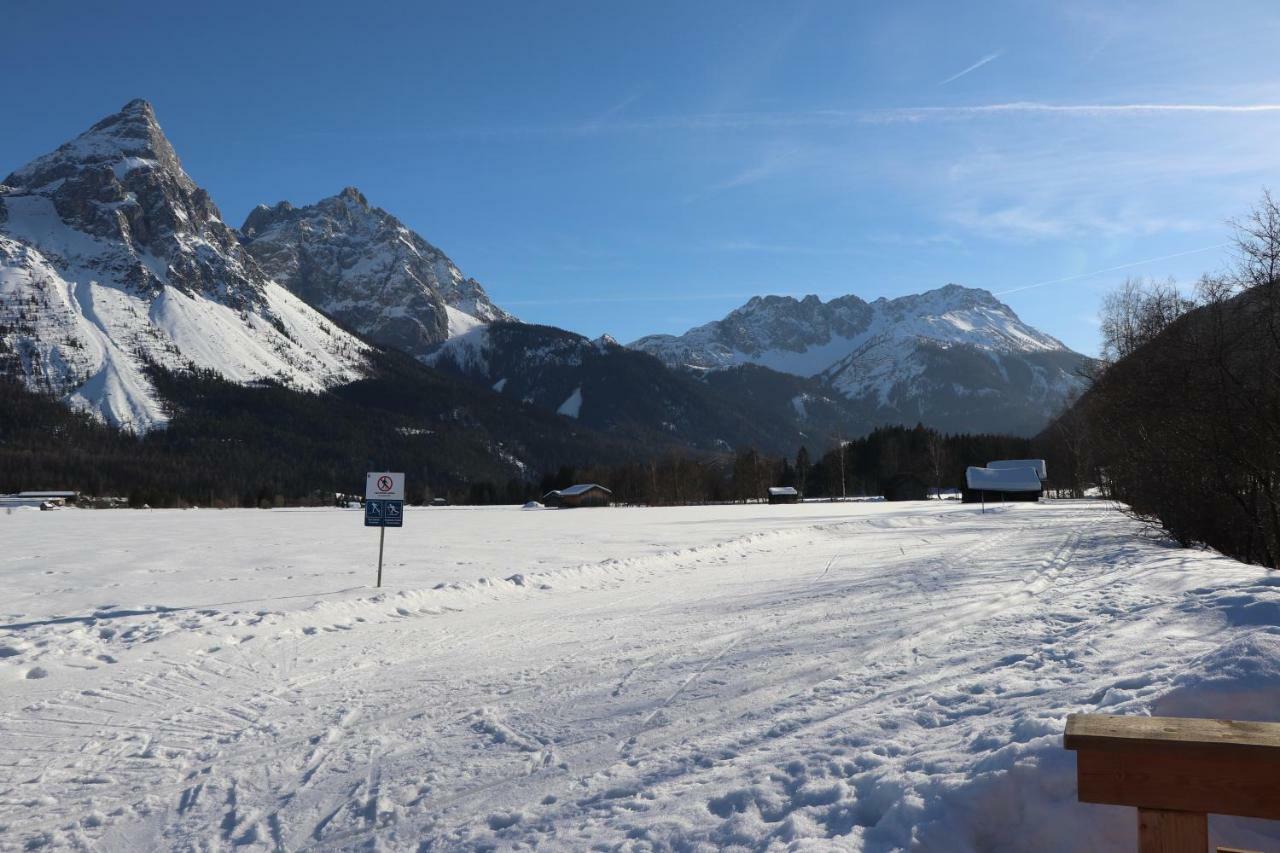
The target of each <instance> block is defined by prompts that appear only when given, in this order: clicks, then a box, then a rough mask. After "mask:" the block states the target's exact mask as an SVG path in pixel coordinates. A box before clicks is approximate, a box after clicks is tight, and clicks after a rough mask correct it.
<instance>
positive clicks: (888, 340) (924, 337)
mask: <svg viewBox="0 0 1280 853" xmlns="http://www.w3.org/2000/svg"><path fill="white" fill-rule="evenodd" d="M631 346H632V347H633V348H635V349H638V350H641V351H643V352H648V353H650V354H651V355H654V356H656V357H657V358H659V359H661V360H662V361H663V362H664V363H666V364H668V365H669V366H671V367H676V368H686V369H692V370H695V371H699V372H706V371H720V370H725V369H728V368H732V367H736V366H738V365H743V364H756V365H761V366H764V367H768V368H771V369H773V370H777V371H781V372H784V373H791V374H795V375H797V376H804V377H813V378H815V379H818V380H820V381H822V382H823V383H824V384H825V385H827V386H828V387H830V388H831V389H833V391H835V392H838V393H839V394H841V395H843V396H844V397H845V398H847V399H848V400H850V401H853V402H855V403H857V404H859V405H860V407H862V408H863V409H864V410H865V411H867V412H868V413H869V415H870V417H871V419H872V420H873V421H874V422H876V423H893V422H898V423H914V422H916V421H923V422H924V423H925V424H928V425H930V426H934V427H937V428H940V429H945V430H952V431H960V430H964V431H987V430H990V431H999V432H1015V433H1022V434H1032V433H1034V432H1036V431H1038V430H1039V429H1040V428H1041V427H1043V426H1044V424H1045V423H1046V422H1047V421H1048V419H1049V418H1050V417H1051V416H1052V415H1053V414H1054V413H1055V412H1056V411H1057V410H1059V409H1060V408H1061V407H1062V405H1063V403H1064V402H1065V401H1066V400H1067V399H1068V398H1069V397H1070V396H1071V395H1073V394H1074V393H1076V392H1077V391H1078V390H1079V389H1080V388H1081V387H1082V384H1083V383H1082V380H1081V379H1080V377H1079V376H1078V371H1079V369H1080V368H1081V367H1082V366H1083V365H1084V364H1085V363H1086V362H1087V359H1086V357H1085V356H1083V355H1080V354H1079V353H1076V352H1073V351H1072V350H1070V349H1068V348H1067V347H1066V346H1064V345H1063V344H1062V342H1060V341H1058V340H1057V339H1055V338H1053V337H1050V336H1049V335H1046V334H1044V333H1043V332H1040V331H1038V330H1037V329H1035V328H1033V327H1031V326H1029V325H1027V324H1026V323H1023V322H1022V321H1021V320H1020V319H1019V318H1018V316H1017V315H1016V314H1015V313H1014V312H1013V310H1012V309H1011V308H1009V306H1007V305H1005V304H1004V303H1002V302H1000V301H999V300H998V299H996V298H995V297H994V296H992V295H991V294H990V293H989V292H987V291H985V290H980V289H975V288H966V287H961V286H959V285H954V284H951V285H947V286H946V287H942V288H939V289H937V290H931V291H928V292H926V293H922V294H917V295H912V296H904V297H899V298H897V299H884V298H881V299H877V300H875V301H874V302H866V301H864V300H862V299H859V298H858V297H856V296H842V297H839V298H837V299H833V300H831V301H830V302H825V303H824V302H823V301H822V300H820V299H819V298H818V297H816V296H807V297H805V298H804V299H800V300H797V299H794V298H792V297H786V296H764V297H755V298H753V299H752V300H751V301H749V302H748V303H747V304H746V305H744V306H742V307H741V308H738V309H736V310H735V311H733V312H731V313H730V314H729V315H728V316H727V317H725V318H724V319H723V320H716V321H714V322H711V323H708V324H706V325H704V326H699V327H698V328H695V329H692V330H690V331H689V332H686V333H685V334H683V335H680V336H672V335H651V336H649V337H645V338H641V339H640V340H638V341H635V342H634V343H633V344H631Z"/></svg>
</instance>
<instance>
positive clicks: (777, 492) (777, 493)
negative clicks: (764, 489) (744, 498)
mask: <svg viewBox="0 0 1280 853" xmlns="http://www.w3.org/2000/svg"><path fill="white" fill-rule="evenodd" d="M769 503H771V504H797V503H800V493H799V492H797V491H796V490H795V488H794V487H793V486H770V487H769Z"/></svg>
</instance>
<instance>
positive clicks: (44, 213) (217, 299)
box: [0, 101, 366, 431]
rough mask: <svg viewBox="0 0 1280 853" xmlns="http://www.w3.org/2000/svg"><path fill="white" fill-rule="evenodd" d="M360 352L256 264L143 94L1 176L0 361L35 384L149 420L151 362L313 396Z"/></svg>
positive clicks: (348, 375) (162, 416) (160, 414)
mask: <svg viewBox="0 0 1280 853" xmlns="http://www.w3.org/2000/svg"><path fill="white" fill-rule="evenodd" d="M365 350H366V347H365V345H364V344H362V343H361V342H359V341H358V340H356V339H355V338H353V337H352V336H350V335H348V334H347V333H345V332H343V331H342V330H340V329H339V328H338V327H337V326H335V325H334V324H333V323H331V322H330V321H328V320H326V319H325V318H324V317H322V316H321V315H319V314H318V313H316V312H315V311H314V310H312V309H310V308H309V307H307V306H306V305H304V304H303V303H302V302H301V301H300V300H298V299H297V298H296V297H294V296H292V295H291V294H289V293H288V291H286V290H285V289H284V288H282V287H280V286H279V285H278V284H275V283H274V282H272V281H270V280H269V279H268V278H267V277H266V276H264V275H263V274H262V272H261V271H260V270H259V269H258V266H257V264H255V263H254V262H253V260H252V258H250V257H248V255H246V254H245V252H244V251H243V250H242V249H241V248H240V245H239V243H238V241H237V240H236V237H235V235H234V233H233V232H232V230H231V229H230V228H228V227H227V226H226V225H225V224H223V222H222V220H221V218H220V216H219V214H218V211H217V208H216V207H214V205H213V203H212V202H211V201H210V200H209V197H208V194H207V193H205V192H204V190H202V189H200V188H199V187H197V186H196V185H195V184H194V183H193V182H192V181H191V179H190V178H189V177H188V176H187V174H186V173H185V172H184V171H183V169H182V166H181V164H180V163H179V161H178V158H177V155H176V154H175V153H174V151H173V148H172V146H170V144H169V142H168V140H167V139H165V137H164V134H163V132H162V131H161V130H160V126H159V124H158V123H157V122H156V119H155V115H154V113H153V111H152V109H151V106H150V105H149V104H147V103H146V102H145V101H133V102H131V103H129V104H127V105H126V106H125V107H124V109H123V110H122V111H121V112H120V113H117V114H116V115H113V116H109V117H107V118H106V119H103V120H102V121H100V122H98V123H97V124H95V125H94V126H93V127H92V128H90V129H89V130H88V131H86V132H85V133H84V134H82V135H81V136H79V137H77V138H76V139H75V140H72V141H71V142H69V143H67V144H66V145H63V146H62V147H61V148H59V149H58V150H57V151H55V152H53V153H52V154H48V155H46V156H44V157H41V158H38V159H37V160H35V161H33V162H32V163H31V164H29V165H27V166H26V167H24V168H22V169H19V170H18V171H16V172H14V173H12V174H11V175H9V177H8V178H6V179H5V181H4V185H2V186H0V368H2V369H3V370H4V371H5V372H6V373H10V374H12V375H16V376H17V377H19V378H20V379H21V380H22V381H24V382H25V383H26V384H27V385H28V386H29V387H31V388H33V389H37V390H42V391H47V392H50V393H53V394H55V395H57V396H59V397H62V398H64V399H66V400H67V401H68V402H70V403H72V404H73V405H76V406H79V407H82V408H84V409H86V410H88V411H90V412H92V413H94V414H95V415H97V416H99V417H101V418H103V419H104V420H106V421H108V422H109V423H112V424H115V425H118V426H122V427H125V428H129V429H133V430H138V431H145V430H148V429H151V428H154V427H157V426H161V425H163V424H164V423H165V422H166V420H167V419H168V415H167V413H166V411H165V405H164V402H163V401H162V400H160V399H159V398H158V397H157V395H156V393H155V391H154V388H153V386H152V383H151V381H150V380H149V378H148V377H147V375H146V368H147V365H156V366H159V367H163V368H167V369H170V370H183V369H187V368H190V367H197V368H204V369H209V370H214V371H217V372H218V373H220V374H222V375H224V376H226V377H228V378H230V379H232V380H234V381H237V382H254V381H260V380H263V379H273V380H277V381H281V382H284V383H286V384H289V385H292V386H294V387H297V388H300V389H303V390H310V391H318V390H322V389H324V388H327V387H331V386H332V385H334V384H337V383H341V382H347V381H350V380H352V379H355V378H357V377H359V376H360V375H361V371H362V367H363V364H364V355H363V353H364V351H365Z"/></svg>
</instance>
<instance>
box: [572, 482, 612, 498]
mask: <svg viewBox="0 0 1280 853" xmlns="http://www.w3.org/2000/svg"><path fill="white" fill-rule="evenodd" d="M592 489H600V490H601V491H602V492H608V493H609V494H613V492H612V491H610V490H609V489H606V488H605V487H604V486H602V485H600V484H599V483H579V484H577V485H576V486H570V487H569V488H567V489H561V490H560V494H562V495H570V496H572V495H582V494H586V493H587V492H589V491H591V490H592Z"/></svg>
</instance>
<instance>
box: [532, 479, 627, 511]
mask: <svg viewBox="0 0 1280 853" xmlns="http://www.w3.org/2000/svg"><path fill="white" fill-rule="evenodd" d="M612 501H613V492H611V491H609V490H608V489H606V488H605V487H604V486H602V485H600V484H599V483H579V484H577V485H576V486H570V487H569V488H567V489H555V490H554V491H550V492H547V493H546V494H545V495H543V496H542V503H543V504H544V505H545V506H554V507H559V508H560V509H573V508H576V507H588V506H608V505H609V504H610V503H612Z"/></svg>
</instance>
